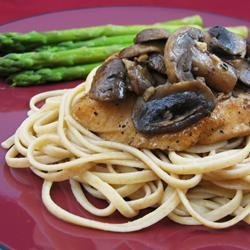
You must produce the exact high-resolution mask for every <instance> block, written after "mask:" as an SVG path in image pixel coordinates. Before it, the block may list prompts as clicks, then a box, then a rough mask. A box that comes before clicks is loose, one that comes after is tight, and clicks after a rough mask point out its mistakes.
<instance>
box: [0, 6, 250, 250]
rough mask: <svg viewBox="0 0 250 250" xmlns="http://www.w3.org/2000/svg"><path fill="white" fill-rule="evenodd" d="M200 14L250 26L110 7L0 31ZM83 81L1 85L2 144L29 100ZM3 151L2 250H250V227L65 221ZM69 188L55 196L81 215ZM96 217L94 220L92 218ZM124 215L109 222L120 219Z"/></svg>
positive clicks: (0, 168)
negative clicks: (121, 229) (107, 228)
mask: <svg viewBox="0 0 250 250" xmlns="http://www.w3.org/2000/svg"><path fill="white" fill-rule="evenodd" d="M193 14H201V15H202V17H203V18H204V20H205V25H206V26H209V25H217V24H219V25H226V26H232V25H248V26H250V23H249V22H246V21H241V20H237V19H232V18H228V17H224V16H218V15H214V14H209V13H197V12H196V11H190V10H183V9H170V8H160V7H108V8H89V9H80V10H70V11H64V12H57V13H50V14H45V15H40V16H36V17H31V18H27V19H23V20H19V21H15V22H12V23H8V24H6V25H3V26H1V27H0V32H7V31H19V32H25V31H31V30H40V31H45V30H52V29H62V28H73V27H74V28H75V27H83V26H91V25H99V24H107V23H113V24H136V23H142V24H143V23H145V24H146V23H153V22H159V21H163V20H167V19H172V18H180V17H184V16H188V15H193ZM79 82H80V81H75V82H71V83H60V84H51V85H44V86H36V87H29V88H10V87H9V86H8V85H7V84H6V83H4V82H2V83H0V100H1V106H0V112H1V113H0V124H1V130H0V141H3V140H4V139H6V138H7V137H8V136H10V135H11V134H12V133H13V132H14V131H15V129H16V128H17V127H18V126H19V124H20V122H21V121H22V120H23V119H24V118H25V116H26V112H27V109H28V101H29V99H30V97H31V96H32V95H34V94H36V93H39V92H42V91H46V90H52V89H58V88H67V87H72V86H75V85H76V84H77V83H79ZM5 153H6V151H5V150H3V149H0V164H1V166H0V222H1V225H0V249H2V248H3V247H4V246H8V247H10V248H14V249H74V250H77V249H102V250H105V249H200V250H201V249H202V250H205V249H206V250H211V249H227V250H228V249H230V250H232V249H234V250H236V249H237V250H239V249H249V248H250V238H249V233H250V227H249V226H248V225H247V224H245V223H240V224H238V225H236V226H234V227H232V228H230V229H225V230H217V231H216V230H211V229H207V228H205V227H203V226H182V225H177V224H175V223H173V222H170V221H169V220H168V219H164V220H162V221H160V222H159V223H157V224H156V225H154V226H152V227H150V228H147V229H145V230H142V231H140V232H134V233H124V234H121V233H110V232H102V231H98V230H93V229H88V228H81V227H78V226H74V225H70V224H68V223H65V222H62V221H60V220H58V219H57V218H55V217H54V216H52V215H51V214H50V213H49V212H47V210H46V209H45V208H44V206H43V204H42V201H41V184H42V180H40V179H39V178H38V177H36V176H34V175H33V174H32V173H31V172H30V171H29V170H27V169H21V170H20V169H19V170H15V169H10V168H9V167H8V166H7V165H6V164H5V161H4V155H5ZM68 188H69V187H68V184H67V183H63V184H59V185H57V186H56V188H54V193H55V198H56V201H57V202H58V203H59V204H62V205H63V206H64V207H65V208H67V209H69V210H70V211H73V212H76V213H78V214H82V215H85V216H88V217H91V216H90V215H88V214H87V213H84V212H81V211H80V207H79V206H78V204H76V203H75V201H74V200H73V199H72V198H71V196H70V195H69V194H70V192H67V191H69V189H68ZM92 218H93V217H92ZM121 220H122V219H121V216H120V215H117V214H116V215H115V216H114V217H112V218H109V219H108V221H109V222H112V221H113V222H116V221H121Z"/></svg>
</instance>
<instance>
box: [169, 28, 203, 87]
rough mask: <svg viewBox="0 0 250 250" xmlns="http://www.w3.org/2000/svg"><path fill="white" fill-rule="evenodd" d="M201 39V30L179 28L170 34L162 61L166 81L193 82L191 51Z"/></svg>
mask: <svg viewBox="0 0 250 250" xmlns="http://www.w3.org/2000/svg"><path fill="white" fill-rule="evenodd" d="M202 38H203V33H202V31H201V30H199V29H196V28H190V27H185V28H181V29H179V30H178V31H176V32H175V33H174V34H172V35H171V36H170V37H169V38H168V41H167V43H166V46H165V50H164V59H165V65H166V71H167V75H168V80H169V81H170V82H172V83H175V82H179V81H186V80H193V79H194V77H193V74H192V72H191V70H192V56H193V55H192V51H191V48H192V47H194V46H195V42H196V41H199V40H201V39H202Z"/></svg>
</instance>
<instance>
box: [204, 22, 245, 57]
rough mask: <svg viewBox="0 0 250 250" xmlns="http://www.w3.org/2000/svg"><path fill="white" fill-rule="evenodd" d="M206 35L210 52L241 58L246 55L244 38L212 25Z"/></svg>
mask: <svg viewBox="0 0 250 250" xmlns="http://www.w3.org/2000/svg"><path fill="white" fill-rule="evenodd" d="M208 35H209V36H208V41H207V42H208V45H209V49H210V50H211V51H212V52H214V53H216V52H219V53H223V54H225V55H229V56H240V57H242V58H243V57H244V56H245V55H246V40H245V39H243V38H241V37H239V36H237V35H235V34H234V33H233V32H231V31H229V30H227V29H226V28H224V27H222V26H214V27H212V28H210V29H209V30H208Z"/></svg>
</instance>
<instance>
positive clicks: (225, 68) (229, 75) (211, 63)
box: [192, 47, 237, 93]
mask: <svg viewBox="0 0 250 250" xmlns="http://www.w3.org/2000/svg"><path fill="white" fill-rule="evenodd" d="M192 55H193V58H192V66H193V74H194V75H195V76H199V77H200V76H202V77H204V78H205V80H206V83H207V85H209V86H210V87H212V88H213V89H215V90H217V91H222V92H224V93H229V92H231V91H232V90H233V88H234V86H235V84H236V82H237V75H236V72H235V69H234V68H233V67H232V66H231V65H229V64H228V63H226V62H223V61H222V60H221V59H220V58H219V57H217V56H216V55H214V54H210V53H208V52H205V53H204V52H202V51H200V50H199V49H197V48H196V47H193V48H192Z"/></svg>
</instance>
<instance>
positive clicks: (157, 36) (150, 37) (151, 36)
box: [134, 28, 169, 43]
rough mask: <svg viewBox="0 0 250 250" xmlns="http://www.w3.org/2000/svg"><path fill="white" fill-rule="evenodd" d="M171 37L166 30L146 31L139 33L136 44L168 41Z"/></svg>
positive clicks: (135, 40) (154, 29)
mask: <svg viewBox="0 0 250 250" xmlns="http://www.w3.org/2000/svg"><path fill="white" fill-rule="evenodd" d="M168 37H169V33H168V32H167V31H166V30H164V29H156V28H153V29H145V30H142V31H141V32H139V33H138V34H137V35H136V37H135V39H134V43H145V42H151V41H156V40H164V41H166V40H167V39H168Z"/></svg>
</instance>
